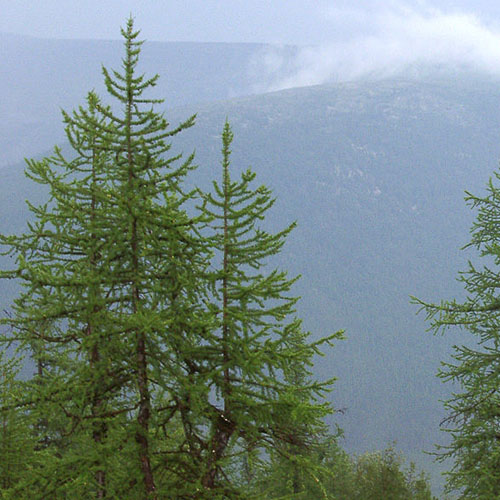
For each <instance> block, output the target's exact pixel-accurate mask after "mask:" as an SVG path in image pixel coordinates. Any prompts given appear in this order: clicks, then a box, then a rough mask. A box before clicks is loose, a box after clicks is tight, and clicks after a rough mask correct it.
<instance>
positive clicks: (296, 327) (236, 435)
mask: <svg viewBox="0 0 500 500" xmlns="http://www.w3.org/2000/svg"><path fill="white" fill-rule="evenodd" d="M232 139H233V134H232V131H231V128H230V126H229V124H228V123H227V122H226V124H225V126H224V130H223V133H222V182H214V183H213V186H214V193H213V194H208V195H206V196H205V201H206V204H205V205H204V206H203V210H204V212H205V213H206V214H207V215H208V216H209V217H211V218H213V220H214V223H213V224H212V226H213V231H214V236H213V246H214V247H215V249H216V251H217V252H216V256H215V259H214V262H213V268H214V272H213V277H212V279H213V280H214V297H213V300H212V301H211V303H210V306H209V307H210V310H211V312H212V314H214V316H215V317H216V318H217V323H216V325H217V329H216V330H215V331H214V334H215V335H214V336H213V337H212V338H211V339H210V342H211V346H210V347H211V349H212V352H213V354H212V356H211V358H209V361H210V363H211V364H212V365H213V375H212V378H211V380H210V384H211V386H212V387H213V390H214V391H215V393H216V395H217V401H216V402H215V403H214V404H212V405H211V414H212V416H211V419H210V421H209V422H208V423H207V424H206V425H207V429H208V434H207V436H206V437H205V438H202V437H201V436H198V438H199V439H201V440H203V439H204V442H205V450H204V451H205V455H204V456H203V458H204V460H203V466H202V468H201V470H202V478H201V483H202V485H203V486H204V487H205V488H207V489H210V490H213V489H216V488H217V486H218V484H220V483H221V481H222V484H223V483H224V481H223V477H224V470H225V469H226V468H227V462H228V459H229V458H230V457H231V456H232V454H238V453H244V452H247V451H249V450H251V452H252V453H253V454H254V455H255V453H256V451H257V450H259V452H258V453H257V455H259V454H260V456H268V454H269V453H270V451H271V450H272V449H273V448H275V447H276V445H277V444H278V443H279V444H283V443H289V444H290V445H293V444H295V443H301V444H302V445H304V446H307V439H308V438H309V437H310V436H311V435H312V434H314V433H315V432H317V431H318V430H319V429H322V428H323V427H322V425H323V424H322V417H324V416H325V415H326V414H328V413H330V412H331V408H330V406H329V405H328V404H325V403H320V402H318V400H319V399H322V398H323V397H324V393H325V391H327V390H328V388H329V386H330V384H331V383H332V380H330V381H327V382H325V383H317V382H313V381H308V382H307V383H306V382H305V381H304V383H303V384H302V385H301V386H300V387H298V386H297V385H294V384H293V383H292V381H291V380H290V378H289V377H288V374H289V372H290V369H291V367H293V366H295V367H296V366H298V365H308V364H310V363H311V358H312V356H313V355H315V354H317V353H319V346H320V344H322V343H329V342H331V340H333V338H338V337H339V336H340V335H341V332H337V333H336V334H333V335H331V336H329V337H328V338H324V339H322V340H321V341H319V342H317V343H307V342H306V341H305V339H306V337H307V335H305V334H303V333H302V330H301V321H300V320H299V319H297V318H296V317H295V309H294V306H295V304H296V302H297V300H298V298H296V297H293V296H291V295H290V290H291V287H292V285H293V283H294V282H295V281H296V278H288V277H287V274H286V272H284V271H279V270H276V269H275V270H268V269H267V268H266V264H267V261H268V260H269V258H270V257H272V256H274V255H276V254H277V253H279V251H280V250H281V249H282V247H283V245H284V243H285V239H286V236H287V235H288V234H289V233H290V231H291V230H292V229H293V227H294V224H292V225H291V226H289V227H287V228H285V229H284V230H283V231H280V232H278V233H276V234H271V233H269V232H267V231H265V230H264V229H263V228H262V227H261V225H262V221H263V220H264V218H265V216H266V212H267V211H268V210H269V209H270V208H271V207H272V205H273V204H274V201H275V199H274V198H273V197H272V196H271V192H270V190H269V189H268V188H266V187H265V186H260V187H257V188H256V189H252V186H251V185H252V182H253V181H254V179H255V173H253V172H252V171H250V170H247V171H246V172H244V173H243V174H242V176H241V179H240V180H238V181H233V180H232V179H231V175H230V153H231V151H230V146H231V142H232ZM298 338H300V342H298V341H297V339H298ZM296 391H299V392H301V396H300V397H296V396H291V394H292V393H294V394H296ZM284 394H289V395H290V398H286V397H283V395H284ZM292 415H293V417H292ZM305 422H307V424H305ZM306 427H307V429H308V431H307V433H306V432H303V431H304V430H305V428H306ZM212 494H213V493H212Z"/></svg>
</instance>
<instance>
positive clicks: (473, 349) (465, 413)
mask: <svg viewBox="0 0 500 500" xmlns="http://www.w3.org/2000/svg"><path fill="white" fill-rule="evenodd" d="M495 178H496V181H499V180H500V173H499V172H495ZM466 201H467V202H468V203H469V204H470V206H471V207H472V208H473V209H476V210H477V212H478V214H477V218H476V221H475V222H474V224H473V226H472V229H471V235H472V238H471V241H470V243H469V244H468V245H467V246H466V247H465V248H467V247H472V248H475V249H476V250H478V251H479V256H480V257H481V258H483V259H484V260H485V264H484V265H482V266H476V265H475V264H473V263H472V262H469V265H468V269H467V270H466V271H465V272H463V273H461V274H460V281H461V282H462V283H463V285H464V288H465V290H466V291H467V299H466V300H465V301H463V302H458V301H456V300H450V301H443V302H441V303H440V304H430V303H425V302H423V301H422V300H418V299H415V302H416V303H418V304H420V305H421V306H423V308H424V309H425V311H426V312H427V316H428V319H429V320H430V321H431V329H432V330H433V331H434V332H435V333H438V332H442V331H444V330H447V329H449V328H451V327H460V328H463V329H465V330H467V331H468V332H470V333H471V334H472V335H473V336H474V338H475V342H474V345H471V344H468V345H467V346H465V345H462V346H455V352H454V355H453V359H454V361H452V362H446V363H443V364H442V368H441V369H440V371H439V373H438V376H439V377H440V378H441V379H442V380H443V381H445V382H454V383H455V384H458V386H459V387H460V389H459V391H458V392H457V393H455V394H453V396H452V397H451V398H450V399H449V400H447V401H446V402H445V408H446V410H447V411H448V417H447V419H446V420H445V422H443V424H444V425H445V430H446V431H447V432H448V433H449V434H450V437H451V443H450V445H449V446H446V447H440V448H439V453H440V458H441V459H442V460H444V459H446V458H451V459H452V460H454V466H453V468H452V470H451V471H450V472H449V474H448V487H449V489H450V490H455V489H456V490H458V491H461V498H474V499H484V500H486V499H490V498H499V497H500V410H499V408H500V296H499V288H500V279H499V267H498V266H499V265H500V245H499V241H500V229H499V228H500V208H499V207H500V189H499V188H498V186H497V185H495V183H494V182H493V181H492V180H491V179H490V182H489V184H488V190H487V194H486V196H484V197H477V196H474V195H472V194H470V193H467V196H466Z"/></svg>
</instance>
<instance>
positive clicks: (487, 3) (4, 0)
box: [0, 0, 500, 90]
mask: <svg viewBox="0 0 500 500" xmlns="http://www.w3.org/2000/svg"><path fill="white" fill-rule="evenodd" d="M0 12H1V16H0V32H10V33H18V34H24V35H33V36H37V37H47V38H87V39H119V38H120V31H119V28H120V26H123V25H124V23H125V20H126V18H127V17H128V16H129V15H130V14H131V13H132V15H133V16H134V17H135V19H136V27H137V28H139V29H140V30H141V38H143V39H146V40H150V41H152V40H156V41H198V42H207V41H208V42H268V43H273V44H292V45H300V46H302V48H301V50H299V51H298V53H297V57H296V58H295V60H294V61H293V63H292V64H291V65H290V62H289V61H286V60H284V59H283V54H282V52H280V50H279V49H269V50H268V51H267V52H263V53H262V57H260V59H259V61H256V64H255V65H254V66H255V68H257V70H256V71H258V72H259V75H261V76H262V81H265V82H268V83H266V87H265V89H266V90H277V89H282V88H288V87H294V86H304V85H313V84H321V83H324V82H327V81H332V80H352V79H356V78H360V77H365V76H369V77H378V76H382V77H385V76H391V75H392V74H397V73H402V72H403V73H404V72H406V71H407V69H408V68H415V67H422V66H423V67H425V66H426V65H433V66H440V67H442V66H449V65H452V66H454V67H465V68H469V69H473V70H479V71H486V72H488V73H491V74H493V75H495V76H496V77H499V76H500V2H499V1H498V0H432V1H431V0H0ZM0 57H1V47H0ZM284 66H286V67H287V68H288V69H287V72H286V74H287V76H286V77H284V76H283V75H284V72H283V71H282V69H283V67H284ZM277 75H279V76H277ZM269 82H272V83H271V84H269Z"/></svg>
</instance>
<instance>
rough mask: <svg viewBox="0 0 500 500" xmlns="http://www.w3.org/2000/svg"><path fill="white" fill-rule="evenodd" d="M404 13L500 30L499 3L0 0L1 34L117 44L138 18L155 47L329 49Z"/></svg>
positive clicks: (471, 0)
mask: <svg viewBox="0 0 500 500" xmlns="http://www.w3.org/2000/svg"><path fill="white" fill-rule="evenodd" d="M405 10H406V11H408V12H410V11H412V12H413V13H415V14H421V15H424V16H432V15H439V14H441V15H446V14H449V15H451V14H457V13H461V14H466V15H469V16H471V17H473V16H474V17H476V19H477V22H478V23H481V24H483V25H484V26H485V27H486V28H490V29H495V27H500V2H498V0H433V1H432V2H428V1H425V0H424V1H419V0H412V1H404V0H378V1H377V0H0V11H1V12H2V14H1V16H0V31H3V32H12V33H19V34H31V35H34V36H41V37H51V38H61V37H62V38H68V37H69V38H107V39H109V38H118V37H119V32H118V27H119V26H120V25H121V24H123V21H124V19H125V18H126V17H127V16H128V15H129V13H132V14H133V15H134V16H135V17H136V19H137V25H138V26H140V27H141V29H142V33H143V35H144V37H145V38H147V39H149V40H163V41H213V42H273V43H276V42H277V43H289V44H323V43H328V42H331V41H335V40H337V39H338V38H339V37H340V38H344V37H345V36H348V35H351V36H352V35H354V34H359V33H363V32H366V33H368V32H370V31H371V30H373V26H371V24H372V16H373V15H374V14H375V15H389V14H390V13H392V14H398V13H399V14H400V15H403V14H404V11H405Z"/></svg>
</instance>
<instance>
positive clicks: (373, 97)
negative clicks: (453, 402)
mask: <svg viewBox="0 0 500 500" xmlns="http://www.w3.org/2000/svg"><path fill="white" fill-rule="evenodd" d="M23 43H26V44H28V45H29V44H31V47H32V49H33V50H34V49H35V47H36V46H37V44H40V42H39V41H37V42H36V43H35V41H33V40H31V41H30V40H29V39H23ZM44 43H46V44H47V46H49V45H50V43H52V42H50V41H45V42H44ZM53 43H55V42H53ZM61 43H63V45H64V44H66V45H64V49H61V52H60V53H59V56H57V57H63V56H64V57H66V55H65V54H67V64H70V61H71V60H75V59H77V56H78V54H80V56H78V57H80V59H79V60H78V61H79V62H78V61H77V62H74V63H73V66H72V68H73V69H72V70H70V69H68V73H67V74H66V73H65V75H66V76H63V77H61V79H60V81H58V85H59V87H57V88H53V89H38V90H36V79H37V78H41V76H40V75H41V73H42V72H45V73H44V74H47V73H48V72H50V71H52V72H54V73H57V71H53V70H51V68H53V67H54V65H56V66H57V68H60V67H61V63H60V59H57V62H56V61H55V60H52V59H49V60H47V57H48V55H47V54H46V58H45V63H43V64H42V63H41V62H40V61H41V60H43V57H42V55H43V54H42V53H43V50H46V51H48V52H51V51H53V50H55V48H50V50H49V49H47V48H46V49H43V44H41V45H42V46H41V47H39V50H40V56H37V55H36V54H32V55H31V56H30V57H31V58H29V57H28V55H27V54H28V52H29V51H28V50H27V49H26V54H25V55H24V56H23V57H26V65H25V67H24V69H20V68H17V67H16V69H15V72H17V74H19V75H21V74H22V71H24V72H25V73H23V74H24V77H23V78H22V79H20V80H19V82H20V83H18V85H17V86H16V87H15V88H12V89H11V90H9V92H7V93H5V92H4V93H3V94H2V98H1V99H2V101H0V105H1V106H2V108H1V109H2V112H4V110H5V109H10V113H13V115H14V116H15V117H18V116H21V115H22V114H23V113H24V114H26V116H28V117H29V116H32V113H33V112H34V111H33V110H37V109H39V116H48V114H49V113H50V112H51V111H50V110H51V109H52V108H50V107H47V108H44V106H46V103H44V102H43V95H42V94H43V92H46V93H48V97H47V102H49V101H50V102H54V100H57V97H58V96H59V97H61V101H64V102H61V105H62V106H64V107H66V108H68V109H71V108H72V107H74V106H75V105H76V104H78V103H79V102H81V96H83V95H84V94H85V92H86V90H88V89H90V88H92V87H96V88H99V85H98V82H99V81H100V76H99V74H98V73H99V64H98V62H97V60H98V59H99V57H103V54H105V55H106V58H104V59H101V60H102V61H103V62H104V63H106V64H108V63H110V62H111V63H113V62H114V61H115V60H116V59H117V58H118V57H119V54H120V48H119V46H118V44H119V42H116V43H115V42H109V43H106V42H95V45H93V44H94V42H61ZM55 44H56V43H55ZM79 44H81V45H79ZM56 45H57V44H56ZM164 45H170V44H164ZM174 45H175V44H173V45H172V47H169V48H168V50H167V49H166V48H165V47H163V46H162V47H160V46H158V47H157V52H155V50H153V49H154V47H150V48H149V49H148V50H146V49H145V56H146V58H145V61H144V66H145V68H146V70H149V68H151V71H160V72H163V71H165V72H166V73H168V72H170V74H171V78H170V80H169V81H170V82H177V83H176V85H177V86H175V85H174V86H173V87H172V88H169V87H168V85H170V84H171V83H168V84H165V85H166V86H165V87H160V89H159V90H158V95H162V92H163V91H164V90H165V91H166V93H167V94H168V95H169V96H175V95H177V97H176V98H175V99H176V103H189V102H190V101H191V102H193V101H197V102H199V101H209V100H211V99H222V98H224V97H227V93H228V88H229V86H228V83H227V82H228V81H234V82H235V84H234V88H235V89H237V90H236V91H234V93H235V94H243V93H245V89H246V91H249V89H250V86H249V81H248V80H247V79H246V78H247V77H246V76H244V75H243V74H242V73H241V72H242V71H243V69H242V68H244V67H245V64H246V63H244V61H243V59H241V58H239V57H240V55H241V52H239V53H238V54H240V55H238V57H236V55H235V59H234V60H232V59H231V58H230V57H229V56H227V60H228V61H229V62H228V65H227V66H226V65H225V64H226V63H225V62H224V64H219V66H217V67H216V68H214V67H206V68H205V70H206V73H207V75H206V80H205V85H203V80H197V79H196V78H198V77H196V78H194V76H193V75H194V72H195V71H198V70H195V69H193V68H192V67H190V65H192V64H193V61H194V60H195V59H196V58H200V57H201V56H199V55H197V56H196V57H195V55H193V54H195V53H196V54H200V51H201V49H202V47H201V45H200V46H195V45H189V44H179V45H177V48H176V47H175V46H174ZM71 47H72V50H73V49H74V52H73V53H72V54H73V55H72V56H71V55H70V54H71V51H70V48H71ZM82 47H83V48H82ZM85 47H87V48H88V47H94V48H95V47H100V48H99V50H100V51H101V52H99V55H98V57H97V56H96V57H94V55H92V57H91V56H90V55H87V56H85V55H84V53H85V50H87V49H85V50H84V48H85ZM188 47H191V49H192V52H189V50H188ZM181 49H182V50H184V52H183V53H181V52H182V50H181ZM195 49H196V50H195ZM205 49H206V51H207V53H208V52H210V55H209V56H207V59H206V60H207V61H208V60H209V59H210V58H212V57H213V58H216V57H222V56H221V54H222V53H223V52H224V51H228V52H231V50H232V49H231V46H225V45H207V46H206V47H205ZM240 49H241V50H243V48H242V47H240ZM254 49H255V50H259V48H258V47H254V48H252V47H245V48H244V50H247V56H248V59H247V62H248V61H249V60H250V58H251V57H252V55H251V54H252V53H253V50H254ZM12 50H14V49H12ZM16 50H17V49H16ZM88 50H89V51H90V49H88ZM92 50H93V49H92ZM217 51H218V52H217ZM90 52H92V51H90ZM90 52H89V54H90ZM236 52H237V51H236ZM236 52H235V54H236ZM188 53H190V54H191V56H190V57H191V59H190V58H189V57H187V55H186V54H188ZM92 54H93V53H92ZM40 57H41V59H40ZM85 57H89V58H91V59H92V61H93V62H92V63H90V62H89V61H87V62H86V59H85ZM54 58H56V56H54ZM167 59H168V62H167ZM202 59H203V58H202ZM210 60H211V59H210ZM37 61H38V62H37ZM176 61H177V62H176ZM231 61H232V62H231ZM99 62H100V61H99ZM44 64H45V66H44ZM65 64H66V63H65ZM91 64H95V68H94V69H93V71H92V78H90V77H89V76H85V75H87V72H86V71H83V66H86V67H87V68H88V67H90V66H91ZM162 64H164V65H165V66H162ZM176 64H177V66H176ZM63 66H64V65H63ZM167 66H168V67H167ZM199 67H201V66H199ZM164 68H165V69H164ZM179 68H181V69H179ZM238 68H239V69H238ZM73 71H75V72H76V76H75V74H74V73H73ZM78 71H81V73H78ZM176 71H177V72H176ZM183 71H184V76H182V72H183ZM238 71H240V73H238ZM217 73H218V75H217ZM88 74H90V73H88ZM1 75H2V76H1V77H0V82H1V84H0V88H2V89H3V88H4V87H3V85H4V84H5V81H6V79H7V77H6V76H5V75H4V72H3V71H2V73H1ZM78 75H80V76H81V78H82V79H83V81H79V76H78ZM172 75H174V76H172ZM190 75H191V76H193V78H194V80H193V78H191V80H190V79H189V78H187V77H189V76H190ZM224 75H225V76H224ZM186 78H187V80H186ZM192 80H193V81H192ZM76 81H78V85H79V88H78V89H75V88H73V86H72V85H73V83H75V82H76ZM186 81H188V82H189V83H186V84H185V86H186V92H187V93H186V94H185V95H184V96H183V97H180V96H181V94H182V89H183V82H186ZM202 87H206V88H204V89H202ZM32 91H33V92H35V94H36V95H33V96H32V97H31V98H30V99H31V101H29V102H31V104H30V106H27V105H26V104H23V99H22V96H23V95H26V94H29V93H30V92H32ZM37 92H38V93H37ZM176 92H177V94H175V93H176ZM224 92H226V95H224ZM49 94H50V95H49ZM163 95H165V92H164V93H163ZM39 100H41V101H40V102H39ZM168 102H169V103H170V102H172V99H171V98H169V99H168ZM16 103H17V104H16ZM6 106H7V107H6ZM16 106H17V107H16ZM37 106H39V108H37ZM47 106H48V105H47ZM50 106H52V104H51V105H50ZM193 112H198V120H197V125H196V126H195V127H193V128H192V129H191V130H189V131H186V132H184V133H183V135H182V136H181V137H180V138H179V139H178V140H177V139H176V142H175V144H174V146H173V148H174V150H184V151H186V152H190V151H191V150H193V149H196V157H197V163H198V164H199V168H198V170H197V171H196V172H195V173H194V174H193V176H192V177H191V179H190V182H192V183H194V184H198V185H201V186H205V187H206V186H209V181H210V179H212V178H213V177H214V176H218V175H219V174H220V169H219V160H220V158H219V151H220V139H219V135H220V131H221V129H222V125H223V122H224V119H225V117H226V116H227V117H228V118H229V119H230V121H231V123H232V125H233V128H234V132H235V140H234V148H233V149H234V153H233V156H232V158H233V166H234V171H235V173H236V172H239V171H241V170H242V169H245V168H246V167H247V166H249V165H251V166H252V167H253V168H254V170H256V171H257V173H258V182H261V183H266V184H268V185H269V186H270V187H272V188H273V189H274V191H275V193H276V196H277V197H278V201H277V203H276V206H275V208H274V210H273V212H272V214H271V219H270V220H268V221H267V224H269V225H270V226H271V227H274V228H282V227H283V226H284V225H286V224H288V223H289V222H291V221H292V220H297V221H298V228H297V229H296V231H294V233H293V234H292V236H291V237H290V240H289V244H288V245H287V246H286V248H285V251H284V252H283V254H282V255H281V257H280V264H281V265H283V266H284V267H286V268H288V269H289V270H290V272H291V274H302V276H303V277H302V279H301V280H300V282H299V284H298V286H297V288H296V290H297V293H299V294H301V295H302V297H303V299H302V301H301V303H300V307H299V312H300V315H301V316H302V317H303V318H304V320H305V324H306V326H307V328H309V329H310V330H311V332H312V334H313V335H314V336H315V337H318V336H320V335H323V334H327V333H329V332H331V331H333V330H337V329H341V328H344V329H345V330H346V335H347V340H346V341H345V342H342V343H339V345H338V346H337V347H336V348H335V349H333V350H332V351H331V352H329V353H328V354H327V356H325V357H324V358H321V359H318V360H317V365H316V368H315V370H316V373H317V375H318V376H320V377H330V376H332V375H334V376H337V377H338V379H339V380H338V383H337V385H336V388H335V391H334V392H333V393H332V395H331V399H332V401H333V402H334V404H335V406H336V407H337V408H340V409H345V412H344V413H343V414H341V415H338V416H337V417H336V418H335V421H336V422H337V423H339V424H340V426H341V427H343V428H344V430H345V437H346V441H345V442H346V446H347V447H348V449H351V450H358V451H361V450H365V449H371V448H381V447H383V446H385V444H386V443H387V442H389V441H392V440H396V441H397V444H398V447H400V448H402V449H403V450H404V451H405V452H407V453H408V454H410V455H411V456H412V458H416V459H417V460H419V461H420V462H422V461H426V462H427V464H429V463H430V462H431V459H430V458H428V457H425V456H422V455H419V453H420V450H422V449H426V450H432V445H433V443H435V442H438V441H440V442H442V441H443V439H444V438H443V436H442V435H441V434H440V433H439V432H438V426H439V422H440V420H441V418H442V416H443V414H442V410H441V405H440V403H439V401H438V400H439V399H440V398H441V399H442V398H445V397H446V396H447V394H449V392H450V387H444V386H443V385H442V384H441V383H440V382H439V381H438V380H437V379H436V378H435V372H436V370H437V367H438V365H439V362H440V361H441V360H443V359H446V357H447V356H448V354H449V352H450V347H451V345H452V344H455V343H460V342H462V339H463V336H461V335H460V334H457V336H453V335H450V336H448V337H445V338H436V337H432V336H431V335H430V334H429V333H426V332H425V329H426V324H425V322H424V318H423V316H415V313H416V308H415V307H414V306H411V305H410V304H409V295H410V294H413V295H417V296H419V297H421V298H424V299H428V300H434V301H436V300H440V299H441V298H451V297H453V296H460V295H461V294H462V291H461V287H460V285H459V284H458V283H457V282H456V280H455V278H456V276H457V272H458V270H460V269H464V268H465V262H466V260H467V258H474V253H473V252H471V251H468V252H460V251H459V248H460V247H461V246H463V245H464V244H465V243H467V241H468V231H469V226H470V223H471V222H472V219H473V213H471V211H470V210H469V209H468V208H467V207H466V206H465V204H464V202H463V196H464V190H465V189H468V190H470V191H472V192H474V193H480V192H482V191H483V190H484V187H485V185H486V182H487V180H488V178H489V176H490V175H491V173H492V172H493V170H494V169H495V168H496V167H497V160H498V158H499V157H500V140H499V139H500V85H499V83H498V82H492V81H489V80H487V79H483V78H480V77H478V76H472V75H465V74H462V75H460V78H458V77H457V78H453V79H447V78H440V79H439V80H435V81H432V79H431V80H428V81H421V80H420V81H416V80H413V81H404V80H386V81H379V82H361V83H349V84H335V85H329V86H320V87H308V88H299V89H291V90H286V91H281V92H275V93H270V94H264V95H254V96H248V97H243V98H236V99H232V100H226V101H219V102H214V103H209V104H198V105H196V106H194V105H189V106H186V107H184V108H176V109H170V110H169V111H168V112H167V117H168V118H169V121H170V122H171V123H172V124H175V123H176V122H177V121H179V120H181V119H183V118H186V117H187V116H188V115H190V114H191V113H193ZM55 114H56V115H57V113H55ZM37 116H38V115H37ZM56 118H57V120H56ZM16 119H17V118H16ZM50 120H52V121H51V123H52V124H55V123H56V121H58V122H59V118H58V117H52V118H51V119H50ZM14 121H15V120H14ZM16 123H17V122H16ZM4 126H5V127H6V128H7V129H8V120H7V122H6V124H5V125H4ZM52 126H53V125H51V127H52ZM23 127H24V128H21V129H20V130H22V133H21V132H16V130H15V129H14V130H11V129H8V130H7V135H6V137H9V141H10V142H11V144H9V147H10V150H9V151H11V152H12V151H15V152H18V151H19V152H20V151H22V150H23V148H25V147H26V148H27V150H26V152H25V153H22V154H25V155H28V156H29V155H31V154H33V153H35V152H42V150H46V149H48V148H50V147H51V145H52V143H51V142H47V141H46V140H45V139H46V138H45V136H44V135H43V132H44V128H43V127H42V128H40V127H39V126H38V125H33V128H31V129H30V128H29V127H28V126H27V125H26V124H24V125H23ZM58 127H59V131H60V132H61V131H62V127H61V126H60V125H58ZM17 134H19V135H17ZM50 134H52V135H51V137H52V136H53V132H50ZM50 134H49V135H50ZM4 141H5V138H4ZM27 145H29V147H28V146H27ZM21 171H22V165H21V164H19V165H11V166H9V167H4V168H3V169H2V170H0V172H1V175H2V183H1V184H0V210H1V213H2V214H4V216H3V217H2V220H1V223H0V232H10V231H11V230H16V231H17V230H18V229H19V228H20V227H21V226H22V225H23V221H24V219H25V217H26V210H25V208H24V205H23V200H24V199H26V198H29V199H35V200H36V199H43V194H42V193H40V191H39V188H38V187H37V186H33V185H32V184H31V183H28V182H27V181H26V180H24V178H23V177H22V173H21ZM5 214H8V215H7V216H6V215H5ZM0 265H1V266H2V267H3V266H4V265H7V264H6V263H5V260H3V261H2V262H1V263H0ZM1 287H2V288H1V290H2V292H1V294H2V296H3V300H4V301H5V300H6V299H7V298H8V297H10V296H11V294H12V289H11V287H10V286H7V285H6V284H1ZM430 467H432V468H435V467H434V466H430Z"/></svg>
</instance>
